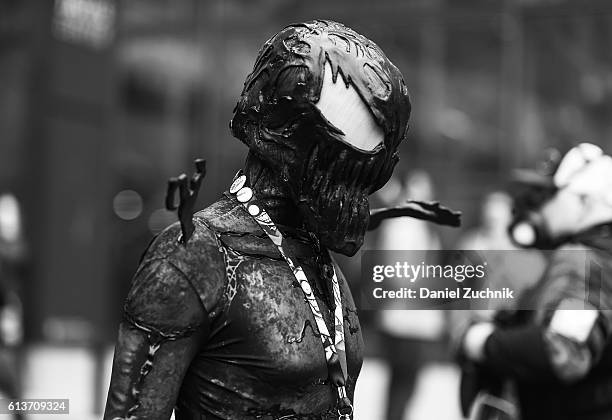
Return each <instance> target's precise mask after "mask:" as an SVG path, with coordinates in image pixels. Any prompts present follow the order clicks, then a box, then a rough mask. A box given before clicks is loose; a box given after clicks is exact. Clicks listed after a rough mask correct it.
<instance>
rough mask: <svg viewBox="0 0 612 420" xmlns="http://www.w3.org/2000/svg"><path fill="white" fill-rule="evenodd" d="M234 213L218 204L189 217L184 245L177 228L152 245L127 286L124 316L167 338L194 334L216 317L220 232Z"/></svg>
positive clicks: (221, 268) (221, 274)
mask: <svg viewBox="0 0 612 420" xmlns="http://www.w3.org/2000/svg"><path fill="white" fill-rule="evenodd" d="M233 207H235V206H234V205H233V204H232V203H231V202H230V201H229V200H226V199H221V200H220V201H218V202H216V203H214V204H213V205H211V206H210V207H208V208H207V209H205V210H202V211H201V212H199V213H198V214H197V215H194V218H193V221H194V226H195V230H194V232H193V235H192V236H191V237H190V238H189V240H188V241H187V243H185V244H184V243H182V242H180V241H179V238H180V237H181V227H180V224H179V223H178V222H177V223H174V224H172V225H170V226H168V227H167V228H166V229H165V230H164V231H162V232H161V233H160V234H159V235H158V236H157V237H156V238H155V239H154V240H153V241H152V242H151V244H150V245H149V247H148V248H147V250H146V251H145V253H144V255H143V257H142V259H141V262H140V265H139V267H138V271H137V272H136V275H135V276H134V279H133V281H132V287H131V290H130V292H129V294H128V297H127V300H126V305H125V312H126V316H128V317H129V318H130V319H131V320H133V321H134V322H136V323H139V324H142V325H145V326H148V327H150V328H155V329H157V330H160V331H161V332H164V333H168V332H172V331H174V330H177V329H178V330H182V329H185V328H195V327H197V326H198V325H199V324H201V323H202V322H204V320H205V318H206V317H209V316H211V314H214V313H216V310H217V309H218V308H217V306H218V305H219V303H220V301H221V299H222V295H223V292H224V288H225V283H226V278H225V262H224V257H223V253H222V252H221V250H220V248H219V246H220V243H219V239H218V235H219V232H220V230H219V228H220V227H223V226H225V225H228V226H230V225H231V223H229V222H226V221H225V219H226V218H227V217H230V218H231V215H232V208H233Z"/></svg>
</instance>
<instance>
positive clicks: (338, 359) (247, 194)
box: [229, 172, 353, 420]
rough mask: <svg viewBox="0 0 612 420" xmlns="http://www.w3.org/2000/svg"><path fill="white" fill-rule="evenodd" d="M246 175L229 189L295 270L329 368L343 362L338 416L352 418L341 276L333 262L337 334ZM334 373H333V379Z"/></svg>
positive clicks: (338, 388)
mask: <svg viewBox="0 0 612 420" xmlns="http://www.w3.org/2000/svg"><path fill="white" fill-rule="evenodd" d="M246 183H247V179H246V176H245V175H244V174H241V173H240V172H239V173H238V174H237V175H236V177H235V178H234V182H233V183H232V185H231V187H230V189H229V192H230V194H232V195H234V196H235V197H236V199H237V200H238V201H239V202H240V203H241V204H242V205H243V206H244V208H245V209H246V210H247V212H248V213H249V214H250V215H251V216H252V217H253V219H254V220H255V221H256V222H257V224H258V225H259V226H260V227H261V229H262V230H263V231H264V232H265V233H266V235H267V236H268V237H269V238H270V240H271V241H272V242H273V243H274V245H275V246H276V248H277V249H278V251H279V252H280V254H281V256H282V257H283V259H284V260H285V261H286V262H287V265H289V268H290V269H291V271H292V272H293V275H294V276H295V278H296V280H297V281H298V283H299V285H300V287H301V289H302V292H303V293H304V297H305V298H306V302H307V303H308V307H309V308H310V311H311V312H312V315H313V317H314V319H315V323H316V324H317V329H318V330H319V336H320V337H321V342H322V344H323V349H324V350H325V360H326V362H327V367H328V371H330V373H331V371H332V370H333V369H334V368H333V366H334V365H335V364H336V363H339V364H340V370H341V371H340V372H338V373H339V374H341V375H342V378H341V379H340V378H336V380H335V382H336V383H335V384H334V385H336V388H337V393H338V400H339V403H340V405H341V406H342V407H340V408H338V415H339V419H342V420H345V419H350V418H351V416H352V413H353V407H352V405H351V402H350V400H349V398H348V396H347V394H346V387H345V380H346V378H347V366H346V348H345V344H344V316H343V314H342V296H341V293H340V285H339V283H338V277H337V276H336V270H335V269H334V267H333V265H332V290H333V294H334V305H335V308H334V337H333V340H332V336H331V334H330V333H329V329H328V328H327V324H325V320H324V319H323V315H322V313H321V310H320V308H319V304H318V302H317V300H316V299H315V296H314V294H313V292H312V287H311V286H310V283H309V282H308V279H307V278H306V274H304V270H303V269H302V267H301V266H300V265H299V264H298V263H297V261H294V260H293V258H291V256H289V255H287V254H286V253H285V250H284V249H283V240H284V238H283V234H282V233H281V232H280V230H278V228H277V227H276V225H275V224H274V222H273V221H272V219H270V216H269V215H268V213H267V212H266V211H265V210H264V209H263V208H262V206H261V205H260V204H259V203H258V202H257V199H256V198H255V195H254V193H253V190H252V189H251V188H249V187H248V186H246ZM332 376H333V375H330V380H331V379H332Z"/></svg>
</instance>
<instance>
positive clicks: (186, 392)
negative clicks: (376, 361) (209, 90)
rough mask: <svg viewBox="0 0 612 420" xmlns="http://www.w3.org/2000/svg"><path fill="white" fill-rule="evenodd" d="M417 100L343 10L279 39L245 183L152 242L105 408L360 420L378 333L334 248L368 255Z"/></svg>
mask: <svg viewBox="0 0 612 420" xmlns="http://www.w3.org/2000/svg"><path fill="white" fill-rule="evenodd" d="M409 115H410V102H409V98H408V91H407V89H406V86H405V84H404V81H403V78H402V75H401V73H400V72H399V70H398V69H397V68H396V67H395V66H394V65H393V64H392V63H391V62H390V61H389V60H388V59H387V57H386V56H385V55H384V53H383V52H382V51H381V50H380V48H379V47H378V46H376V45H375V44H374V43H373V42H371V41H370V40H368V39H367V38H365V37H363V36H362V35H359V34H358V33H356V32H354V31H353V30H351V29H349V28H347V27H345V26H343V25H341V24H338V23H335V22H329V21H313V22H308V23H303V24H295V25H291V26H288V27H286V28H285V29H283V30H282V31H281V32H279V33H278V34H277V35H275V36H274V37H273V38H271V39H270V40H269V41H267V42H266V43H265V44H264V46H263V48H262V49H261V51H260V52H259V55H258V57H257V60H256V62H255V65H254V68H253V71H252V73H251V74H250V75H249V76H248V78H247V80H246V82H245V85H244V89H243V92H242V95H241V97H240V100H239V101H238V104H237V106H236V108H235V112H234V116H233V119H232V122H231V130H232V133H233V135H234V136H235V137H237V138H238V139H239V140H241V141H242V142H243V143H244V144H246V145H247V146H248V148H249V153H248V156H247V159H246V163H245V166H244V169H243V171H241V172H239V173H238V174H237V175H236V177H235V179H234V182H233V183H232V185H231V186H230V187H229V190H228V191H227V192H226V193H225V194H224V195H223V196H222V198H220V199H219V200H218V201H217V202H215V203H214V204H212V205H211V206H210V207H208V208H206V209H205V210H202V211H200V212H198V213H196V214H195V215H194V216H193V219H192V223H193V233H192V234H191V235H188V236H187V237H185V236H183V235H182V234H181V229H180V227H179V225H178V224H175V225H172V226H170V227H169V228H168V229H166V230H165V231H164V232H162V233H161V234H160V235H159V236H158V237H157V238H156V239H155V240H154V241H153V243H152V244H151V245H150V246H149V248H148V249H147V251H146V253H145V255H144V256H143V259H142V261H141V264H140V266H139V268H138V270H137V272H136V275H135V277H134V280H133V284H132V288H131V291H130V293H129V295H128V297H127V300H126V304H125V314H124V320H123V322H122V323H121V325H120V328H119V338H118V343H117V346H116V350H115V357H114V362H113V373H112V380H111V386H110V390H109V394H108V400H107V405H106V412H105V416H104V418H105V419H147V420H154V419H168V418H169V417H170V415H171V413H172V410H173V409H174V410H175V415H176V419H177V420H195V419H232V420H235V419H250V418H253V419H255V418H256V419H280V418H282V419H328V418H330V419H331V418H336V419H337V418H341V419H349V418H351V415H352V405H351V402H352V399H353V393H354V388H355V382H356V380H357V376H358V375H359V371H360V368H361V363H362V350H363V341H362V337H361V331H360V327H359V321H358V319H357V315H356V309H355V304H354V302H353V299H352V297H351V292H350V290H349V288H348V286H347V282H346V280H345V279H344V278H343V277H342V274H341V273H340V270H339V269H338V266H337V265H336V264H335V263H334V261H333V260H332V259H331V257H330V254H329V252H328V251H329V250H332V251H336V252H340V253H342V254H345V255H353V254H355V253H356V252H357V250H359V248H360V246H361V245H362V242H363V237H364V234H365V231H366V230H367V228H368V224H369V218H370V215H369V205H368V195H369V194H371V193H372V192H374V191H376V190H377V189H379V188H381V187H382V186H383V185H384V184H385V183H386V181H387V180H388V179H389V177H390V176H391V173H392V171H393V168H394V166H395V164H396V163H397V161H398V146H399V144H400V142H401V141H402V140H403V139H404V137H405V133H406V131H407V127H408V118H409Z"/></svg>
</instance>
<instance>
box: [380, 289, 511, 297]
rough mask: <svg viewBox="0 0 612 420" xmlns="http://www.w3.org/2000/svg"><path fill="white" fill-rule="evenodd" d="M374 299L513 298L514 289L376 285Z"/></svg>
mask: <svg viewBox="0 0 612 420" xmlns="http://www.w3.org/2000/svg"><path fill="white" fill-rule="evenodd" d="M372 294H373V296H374V298H375V299H514V290H510V288H508V287H503V288H502V289H501V290H493V289H490V288H488V287H487V288H485V289H482V290H478V289H474V288H472V287H456V288H454V289H449V288H448V287H446V288H445V289H444V290H432V289H428V288H427V287H420V288H419V289H418V293H417V290H416V289H410V288H408V287H401V288H399V289H395V290H384V289H383V288H382V287H376V288H375V289H374V290H372Z"/></svg>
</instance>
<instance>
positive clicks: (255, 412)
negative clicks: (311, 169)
mask: <svg viewBox="0 0 612 420" xmlns="http://www.w3.org/2000/svg"><path fill="white" fill-rule="evenodd" d="M194 224H195V228H196V229H195V232H194V235H193V237H192V238H191V239H190V240H189V241H188V243H187V244H186V245H183V244H181V243H180V242H179V241H178V238H179V236H180V229H179V227H178V225H177V224H175V225H173V226H171V227H169V228H168V229H166V230H165V231H164V232H163V233H161V234H160V235H159V236H158V237H157V238H156V239H155V241H154V242H153V243H152V244H151V246H150V247H149V249H148V250H147V252H146V253H145V255H144V257H143V259H142V261H141V264H140V268H139V269H138V272H137V274H136V276H135V279H134V283H133V286H132V290H131V292H130V294H129V296H128V299H127V302H126V311H125V314H126V315H125V321H124V322H123V323H122V326H121V328H120V338H121V336H122V335H123V340H122V342H123V343H124V345H123V346H121V348H118V349H117V352H116V355H115V362H114V363H115V366H114V369H113V384H112V385H111V392H110V393H109V399H108V402H107V410H106V417H105V418H120V419H123V418H128V419H129V418H134V419H141V418H143V419H156V418H167V417H164V416H167V414H166V413H168V411H169V410H170V409H171V408H172V407H171V406H170V407H169V404H168V401H172V400H175V401H176V407H175V414H176V419H177V420H186V419H189V420H192V419H198V420H200V419H232V420H237V419H328V418H338V415H337V413H336V394H335V390H334V389H333V387H332V386H331V385H330V384H329V383H328V380H327V376H328V371H327V365H326V361H325V354H324V351H323V347H322V345H321V340H320V338H319V337H318V332H317V329H316V325H315V323H314V318H313V315H312V313H311V312H310V309H309V307H308V305H307V303H306V302H305V300H304V295H303V292H302V290H301V288H300V287H299V285H298V283H297V281H296V280H295V278H294V276H293V273H292V272H291V270H290V269H289V267H288V265H287V263H286V262H285V261H284V260H283V259H282V257H281V255H280V254H279V252H278V250H277V249H276V247H275V246H274V244H273V243H272V242H271V241H270V239H269V238H268V237H267V236H266V235H265V233H264V232H263V231H262V230H261V228H260V227H259V226H258V225H257V224H256V223H255V221H254V220H253V219H252V218H251V216H250V215H249V214H248V213H247V212H246V210H244V208H243V207H242V205H241V204H240V203H238V202H237V201H234V200H233V199H232V198H230V197H223V198H222V199H220V200H219V201H218V202H216V203H215V204H213V205H212V206H210V207H209V208H207V209H205V210H203V211H201V212H199V213H196V214H195V215H194ZM279 229H281V231H283V234H284V235H285V237H286V242H285V245H284V247H285V249H286V250H287V252H288V253H290V254H291V255H292V256H294V257H295V258H296V259H297V261H298V262H299V263H300V264H301V265H302V267H303V269H304V271H305V273H306V276H307V277H308V279H309V282H310V283H311V286H312V288H313V289H314V291H315V296H316V297H317V301H318V303H319V306H320V308H321V311H322V313H323V317H324V319H325V321H326V323H327V325H328V328H329V330H330V331H333V323H334V318H333V310H334V307H333V295H332V292H331V285H330V279H329V278H328V276H329V275H330V272H331V270H330V269H329V268H330V267H329V266H327V267H326V264H329V263H328V262H327V261H331V260H329V259H328V255H327V253H326V251H324V252H325V255H323V254H322V253H321V252H320V251H318V250H317V247H316V246H314V244H313V243H312V241H311V239H310V238H309V236H308V235H307V234H306V233H305V232H303V231H299V230H297V229H292V228H283V226H282V225H279ZM335 270H336V272H337V273H338V279H339V282H340V286H341V292H342V298H343V299H342V303H343V306H344V329H345V339H346V350H347V365H348V379H347V391H348V393H349V396H350V398H351V399H352V397H353V393H354V388H355V382H356V379H357V376H358V375H359V371H360V369H361V364H362V352H363V341H362V336H361V331H360V327H359V321H358V318H357V313H356V308H355V304H354V302H353V299H352V296H351V292H350V290H349V288H348V285H347V284H346V280H345V279H344V278H343V276H342V275H341V274H340V270H339V268H338V267H337V266H335ZM194 305H199V307H196V308H193V306H194ZM201 314H204V316H201ZM130 336H133V338H132V339H130ZM181 340H182V341H183V345H180V346H179V345H178V344H177V342H178V341H181ZM130 342H132V343H133V345H130V344H129V343H130ZM185 343H186V344H187V345H184V344H185ZM173 346H176V347H173ZM144 347H146V351H144V350H145V349H144ZM185 349H187V350H185ZM144 354H146V357H143V355H144ZM181 361H182V362H183V363H182V364H181ZM136 363H140V364H141V369H140V370H139V372H138V369H134V364H136ZM122 366H124V367H125V370H124V372H127V371H130V372H132V371H137V372H138V375H137V376H138V377H135V376H134V375H132V377H131V378H126V377H125V375H123V376H122V375H121V371H122ZM176 376H179V377H178V378H176ZM174 380H177V381H178V382H177V384H179V386H177V387H176V388H177V389H179V390H178V394H177V395H176V396H172V395H167V394H165V392H171V391H168V390H169V389H172V386H171V385H172V384H171V382H172V381H174ZM128 388H130V389H128ZM156 399H159V402H157V401H156ZM143 402H145V403H144V404H143ZM170 405H172V404H170ZM143 407H147V408H146V409H145V408H143ZM125 413H127V414H125ZM130 416H134V417H130Z"/></svg>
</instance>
